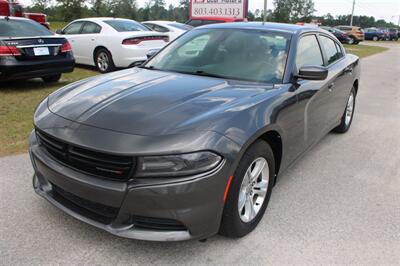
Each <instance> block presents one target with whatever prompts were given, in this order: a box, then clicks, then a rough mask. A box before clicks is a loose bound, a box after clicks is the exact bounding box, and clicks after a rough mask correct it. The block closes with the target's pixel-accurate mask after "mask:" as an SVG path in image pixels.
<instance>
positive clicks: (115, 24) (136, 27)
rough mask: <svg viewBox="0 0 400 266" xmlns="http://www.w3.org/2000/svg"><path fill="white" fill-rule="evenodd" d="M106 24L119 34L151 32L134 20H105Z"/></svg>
mask: <svg viewBox="0 0 400 266" xmlns="http://www.w3.org/2000/svg"><path fill="white" fill-rule="evenodd" d="M104 22H105V23H107V24H108V25H110V26H111V27H112V28H114V29H115V30H116V31H118V32H127V31H149V28H147V27H145V26H144V25H142V24H140V23H138V22H136V21H133V20H118V19H113V20H105V21H104Z"/></svg>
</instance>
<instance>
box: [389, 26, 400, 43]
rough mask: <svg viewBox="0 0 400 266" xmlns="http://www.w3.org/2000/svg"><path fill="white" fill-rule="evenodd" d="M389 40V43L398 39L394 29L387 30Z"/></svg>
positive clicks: (397, 31) (396, 31) (397, 33)
mask: <svg viewBox="0 0 400 266" xmlns="http://www.w3.org/2000/svg"><path fill="white" fill-rule="evenodd" d="M389 39H390V40H391V41H397V40H398V39H399V30H398V29H394V28H391V29H389Z"/></svg>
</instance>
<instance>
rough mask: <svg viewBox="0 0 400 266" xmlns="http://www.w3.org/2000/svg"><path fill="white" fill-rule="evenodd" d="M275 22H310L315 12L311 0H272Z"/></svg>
mask: <svg viewBox="0 0 400 266" xmlns="http://www.w3.org/2000/svg"><path fill="white" fill-rule="evenodd" d="M274 7H275V10H274V13H273V19H274V21H276V22H288V23H296V22H299V21H302V22H310V21H311V19H312V15H313V13H314V12H315V8H314V2H313V0H274Z"/></svg>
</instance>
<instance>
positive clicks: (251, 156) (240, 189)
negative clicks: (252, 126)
mask: <svg viewBox="0 0 400 266" xmlns="http://www.w3.org/2000/svg"><path fill="white" fill-rule="evenodd" d="M262 162H264V163H265V165H266V167H264V168H262V171H261V172H260V175H258V176H257V175H256V173H255V172H258V171H256V169H260V168H259V166H260V165H262ZM259 163H260V164H259ZM253 166H254V168H252V167H253ZM248 170H249V171H250V173H251V171H253V174H254V177H255V178H254V179H253V180H254V182H251V183H249V182H247V181H248V180H249V179H247V177H248V175H246V173H247V172H248ZM267 175H268V178H267ZM274 178H275V159H274V154H273V152H272V149H271V147H270V146H269V144H268V143H267V142H265V141H262V140H258V141H256V142H255V143H253V144H252V145H251V146H250V147H249V148H248V149H247V151H246V152H245V153H244V155H243V157H242V158H241V160H240V162H239V165H238V166H237V168H236V171H235V173H234V176H233V179H232V181H231V185H230V188H229V193H228V195H227V199H226V202H225V206H224V211H223V215H222V221H221V226H220V230H219V234H221V235H223V236H226V237H230V238H239V237H243V236H245V235H247V234H248V233H250V232H251V231H253V229H254V228H255V227H256V226H257V224H258V223H259V222H260V220H261V218H262V217H263V215H264V213H265V210H266V208H267V206H268V202H269V199H270V197H271V192H272V188H273V186H274V181H275V180H274ZM260 180H261V181H263V182H260ZM266 180H268V182H266ZM239 201H241V202H242V203H243V204H241V205H242V206H243V207H242V208H241V210H239V204H240V203H239ZM251 203H253V204H251ZM257 203H258V204H257ZM249 204H250V205H249ZM250 206H252V207H253V208H251V207H250ZM248 207H250V208H248ZM250 210H254V212H250ZM239 212H240V213H239Z"/></svg>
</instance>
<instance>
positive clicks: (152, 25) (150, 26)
mask: <svg viewBox="0 0 400 266" xmlns="http://www.w3.org/2000/svg"><path fill="white" fill-rule="evenodd" d="M142 24H143V25H145V26H146V27H147V28H149V29H151V30H154V26H155V25H154V24H153V23H148V22H145V23H142Z"/></svg>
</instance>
